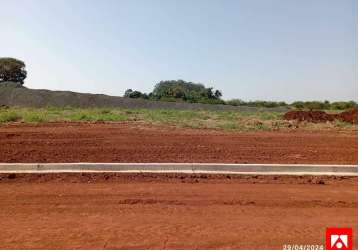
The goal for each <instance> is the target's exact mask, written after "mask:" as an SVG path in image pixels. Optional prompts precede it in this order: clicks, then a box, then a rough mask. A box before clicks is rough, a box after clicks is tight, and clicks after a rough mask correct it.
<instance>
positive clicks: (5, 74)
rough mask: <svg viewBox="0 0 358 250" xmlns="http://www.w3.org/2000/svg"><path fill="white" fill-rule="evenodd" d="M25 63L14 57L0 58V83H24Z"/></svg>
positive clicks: (25, 74)
mask: <svg viewBox="0 0 358 250" xmlns="http://www.w3.org/2000/svg"><path fill="white" fill-rule="evenodd" d="M25 67H26V66H25V63H24V62H23V61H20V60H18V59H15V58H7V57H4V58H0V83H1V82H17V83H21V84H24V80H25V79H26V76H27V71H26V69H25Z"/></svg>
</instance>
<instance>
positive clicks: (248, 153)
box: [0, 122, 358, 164]
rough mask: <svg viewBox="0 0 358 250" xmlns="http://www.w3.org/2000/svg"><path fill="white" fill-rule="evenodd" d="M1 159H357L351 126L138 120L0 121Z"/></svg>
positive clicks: (340, 161) (349, 161)
mask: <svg viewBox="0 0 358 250" xmlns="http://www.w3.org/2000/svg"><path fill="white" fill-rule="evenodd" d="M0 141H1V143H0V162H223V163H322V164H324V163H327V164H328V163H337V164H358V133H356V132H344V133H343V132H341V133H339V132H277V131H275V132H225V131H215V130H205V129H204V130H203V129H179V128H174V127H165V126H150V125H144V124H140V123H130V122H129V123H49V124H39V125H29V124H10V125H3V126H0Z"/></svg>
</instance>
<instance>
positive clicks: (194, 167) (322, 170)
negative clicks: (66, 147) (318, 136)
mask: <svg viewBox="0 0 358 250" xmlns="http://www.w3.org/2000/svg"><path fill="white" fill-rule="evenodd" d="M65 172H66V173H69V172H70V173H85V172H123V173H189V174H194V173H205V174H245V175H246V174H251V175H337V176H358V165H312V164H217V163H0V173H65Z"/></svg>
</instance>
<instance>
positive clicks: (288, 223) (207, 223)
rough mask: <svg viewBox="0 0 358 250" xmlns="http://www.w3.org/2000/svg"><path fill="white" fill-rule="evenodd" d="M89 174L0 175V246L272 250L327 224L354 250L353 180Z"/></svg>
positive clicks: (319, 236) (316, 238)
mask: <svg viewBox="0 0 358 250" xmlns="http://www.w3.org/2000/svg"><path fill="white" fill-rule="evenodd" d="M96 175H97V177H96ZM96 175H94V174H92V175H79V174H76V175H75V174H67V175H66V174H65V175H61V174H55V175H53V174H47V175H43V174H42V175H34V174H32V175H16V176H10V177H9V176H6V175H4V174H3V175H1V176H0V180H1V181H0V190H1V192H0V222H1V223H0V247H1V249H245V250H246V249H270V250H271V249H272V250H273V249H283V245H284V244H304V245H308V244H309V245H324V239H325V238H324V237H325V230H326V228H327V227H352V228H353V234H354V235H353V237H354V238H353V239H354V244H355V247H358V244H357V243H358V240H356V239H358V238H357V237H358V234H357V232H358V213H357V211H358V182H357V179H356V178H353V177H350V178H348V177H346V178H343V177H339V178H338V177H336V178H333V177H332V178H328V179H327V180H326V182H319V183H318V182H310V183H308V182H306V181H307V180H308V179H309V178H311V179H312V178H313V179H314V177H287V178H286V177H276V178H278V179H276V178H275V177H269V178H268V177H263V178H261V177H244V176H242V177H239V178H228V177H227V176H226V177H225V178H224V177H210V178H211V179H210V178H205V176H202V175H200V176H187V177H183V178H181V177H180V176H178V175H174V176H172V177H176V178H170V176H169V175H164V176H160V175H157V177H156V176H155V175H147V176H143V175H132V176H123V175H117V177H115V176H111V175H109V177H108V178H107V177H106V175H105V174H96ZM61 176H62V177H61ZM270 178H272V179H270ZM305 180H306V181H305ZM302 183H305V184H302ZM313 183H315V184H313ZM314 249H316V248H314Z"/></svg>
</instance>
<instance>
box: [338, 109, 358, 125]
mask: <svg viewBox="0 0 358 250" xmlns="http://www.w3.org/2000/svg"><path fill="white" fill-rule="evenodd" d="M337 119H339V120H342V121H344V122H349V123H353V124H358V109H354V110H349V111H345V112H342V113H340V114H339V115H337Z"/></svg>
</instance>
